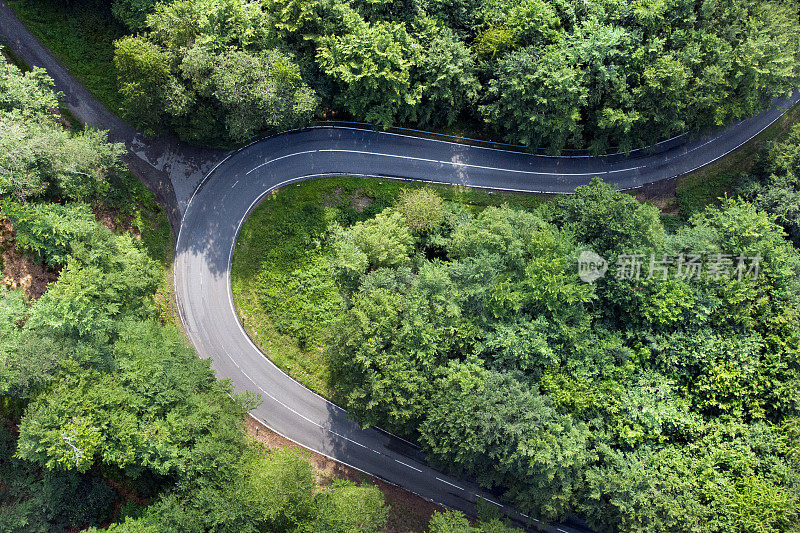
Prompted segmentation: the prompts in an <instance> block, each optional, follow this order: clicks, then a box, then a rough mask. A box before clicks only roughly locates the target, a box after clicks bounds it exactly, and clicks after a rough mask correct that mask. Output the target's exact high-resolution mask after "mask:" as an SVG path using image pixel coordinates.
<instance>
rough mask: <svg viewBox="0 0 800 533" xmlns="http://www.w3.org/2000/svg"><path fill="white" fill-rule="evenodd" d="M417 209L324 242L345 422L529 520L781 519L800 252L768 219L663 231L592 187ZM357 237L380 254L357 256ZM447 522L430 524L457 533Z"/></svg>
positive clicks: (793, 467)
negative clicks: (515, 205)
mask: <svg viewBox="0 0 800 533" xmlns="http://www.w3.org/2000/svg"><path fill="white" fill-rule="evenodd" d="M432 196H435V193H433V192H432V191H430V190H424V189H423V190H420V191H415V192H406V193H404V194H403V195H401V197H400V199H399V201H398V203H397V205H396V206H394V207H390V208H388V209H385V210H384V211H382V212H381V213H379V214H378V215H377V216H376V217H375V218H373V219H371V220H367V221H365V222H359V223H356V224H354V225H352V226H350V227H349V228H346V229H341V228H339V229H335V230H333V231H331V232H329V235H330V240H329V246H330V248H329V250H330V252H329V257H330V258H331V259H330V260H331V261H332V262H333V265H334V267H333V272H334V274H336V275H337V278H336V279H337V283H338V285H339V287H340V290H341V291H342V294H343V297H344V300H345V305H344V310H343V312H342V313H341V315H340V317H341V318H340V319H339V320H338V322H337V325H336V326H335V328H334V331H333V334H332V341H331V344H330V345H329V347H328V351H327V357H328V361H329V365H330V369H331V373H332V376H331V384H332V386H333V387H334V388H335V389H336V391H337V394H338V395H339V398H340V399H341V401H343V402H344V403H345V404H346V405H347V406H348V409H349V410H350V412H352V413H353V414H354V416H356V417H357V419H358V420H359V421H361V422H362V423H364V424H367V425H379V426H381V427H384V428H387V429H390V430H393V431H397V432H401V433H404V434H406V435H410V436H412V437H415V438H417V439H418V440H419V441H420V443H421V444H422V445H423V447H424V448H425V450H426V451H427V453H428V455H429V457H430V459H431V460H432V461H434V462H435V463H436V464H438V465H439V466H441V467H442V468H445V469H449V470H451V471H453V472H454V473H457V474H462V475H468V476H470V477H472V478H474V479H476V480H478V481H479V482H481V483H482V484H483V485H485V486H488V487H494V488H499V489H502V490H504V491H505V494H506V497H507V498H508V499H509V500H510V501H511V502H512V503H513V504H515V505H516V506H518V507H519V508H520V509H522V510H523V511H525V512H528V513H530V514H533V513H535V514H536V516H540V517H547V518H552V519H555V518H561V517H564V516H567V515H570V514H573V513H575V514H579V515H582V516H585V517H587V518H588V520H589V521H590V523H591V524H592V526H593V527H595V528H597V529H598V530H601V531H640V530H645V529H646V530H651V531H693V530H697V529H698V528H702V529H703V530H706V531H751V530H753V528H754V527H756V525H755V524H756V523H758V528H759V530H761V531H775V532H778V531H785V530H787V528H790V526H791V524H792V523H793V522H794V520H795V519H796V518H797V517H798V516H800V484H799V483H800V478H798V475H797V472H798V471H800V470H798V466H800V465H798V463H797V451H796V450H797V443H796V442H792V443H791V444H790V443H789V442H790V440H791V439H793V438H794V437H793V436H794V435H796V429H791V428H796V425H797V420H798V416H799V415H800V395H798V393H797V391H798V390H800V359H798V354H799V353H800V328H798V324H797V318H798V313H800V296H798V295H799V294H800V254H798V251H797V250H796V249H795V248H794V247H793V246H792V245H791V243H790V242H789V241H788V240H787V239H786V236H785V234H784V232H783V230H782V228H781V227H780V226H778V225H777V224H775V223H774V222H773V221H772V218H771V216H770V215H769V214H767V213H765V212H763V211H758V210H757V209H756V208H755V207H754V206H752V205H751V204H748V203H746V202H744V201H742V200H724V201H723V202H722V203H721V204H720V205H719V206H709V207H707V208H706V209H705V210H703V211H702V212H700V213H698V214H697V215H695V216H694V217H693V218H692V219H691V220H689V222H688V223H687V224H686V225H684V226H682V227H680V228H679V229H678V231H677V232H675V233H668V232H666V231H665V229H664V227H663V226H662V224H661V222H660V219H659V216H658V211H657V210H656V209H655V208H653V207H652V206H649V205H646V204H640V203H638V202H637V201H636V200H635V199H634V198H633V197H631V196H628V195H624V194H621V193H618V192H616V191H614V190H613V189H612V188H611V187H609V186H607V185H605V184H603V183H602V182H599V181H598V182H595V183H593V184H592V185H590V186H585V187H580V188H578V190H577V191H576V194H575V195H573V196H569V197H562V198H559V199H557V200H556V201H554V202H551V203H547V204H544V205H542V206H541V207H540V208H538V209H537V210H536V211H532V212H531V211H523V210H519V209H512V208H509V207H501V208H494V207H489V208H486V209H484V210H482V211H481V212H480V213H478V214H477V215H475V214H472V213H470V212H467V211H465V210H464V208H463V207H461V206H459V205H457V204H448V203H442V202H441V200H439V201H438V202H436V201H433V200H432ZM388 221H393V222H392V224H391V225H390V224H388ZM421 221H424V223H421ZM403 225H405V226H406V227H407V229H406V231H405V232H404V231H402V229H400V227H399V226H403ZM368 226H371V228H372V232H371V234H370V235H371V238H372V239H378V240H379V242H380V243H381V245H380V249H381V250H384V251H389V250H391V253H384V254H383V255H381V256H380V257H381V258H380V259H378V260H376V259H375V257H376V256H375V252H374V250H375V244H374V243H373V242H371V241H370V240H369V239H365V238H364V237H363V235H362V232H363V231H364V228H366V227H368ZM409 237H410V238H411V240H409ZM392 243H393V244H392ZM587 250H589V251H593V252H594V253H597V254H600V255H601V256H602V257H604V258H606V260H607V261H608V265H609V269H608V272H607V273H606V275H605V277H602V278H600V279H598V280H596V281H594V282H593V283H587V282H584V281H582V280H581V279H579V277H578V268H577V267H578V261H577V260H578V258H579V256H580V255H581V252H584V251H587ZM692 254H700V255H701V258H700V259H699V260H698V261H699V262H698V261H696V262H695V264H699V265H700V266H699V268H700V269H701V270H700V271H699V275H698V271H697V270H691V268H690V266H688V265H690V263H691V262H690V261H689V259H688V258H689V257H690V256H691V255H692ZM637 257H638V258H639V263H638V267H636V269H633V267H632V265H633V264H635V263H631V258H637ZM389 258H390V259H389ZM753 261H757V263H753ZM626 265H627V266H626ZM636 271H638V272H639V275H638V276H636V275H634V274H635V273H636ZM687 271H688V273H687ZM342 272H346V273H347V275H344V276H343V275H341V273H342ZM337 273H338V274H337ZM787 439H789V440H787ZM458 524H459V521H458V517H453V516H448V517H438V518H436V520H434V522H433V523H432V527H434V530H437V531H438V530H441V531H450V530H452V531H462V530H464V531H472V530H471V529H468V528H467V526H466V525H463V526H462V525H458ZM470 527H471V526H470ZM437 528H438V529H437ZM448 528H450V529H448ZM465 528H466V529H465Z"/></svg>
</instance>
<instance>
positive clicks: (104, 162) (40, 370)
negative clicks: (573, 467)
mask: <svg viewBox="0 0 800 533" xmlns="http://www.w3.org/2000/svg"><path fill="white" fill-rule="evenodd" d="M58 105H59V103H58V99H57V95H56V94H55V93H54V92H53V90H52V80H50V78H49V77H47V75H46V74H45V73H44V71H43V70H41V69H33V70H31V71H29V72H27V73H24V74H23V73H22V72H21V71H20V70H19V69H18V68H17V67H15V66H12V65H11V64H10V63H8V62H6V61H5V60H0V131H2V132H3V134H2V135H1V136H0V198H1V199H2V200H1V201H0V218H2V219H3V220H7V221H9V223H10V224H11V225H12V227H13V235H14V237H13V244H14V246H15V247H16V248H17V249H18V250H20V251H21V252H23V253H24V254H25V257H27V258H30V260H32V261H34V262H35V263H37V264H41V265H43V266H44V268H46V269H47V270H49V271H50V272H51V273H53V274H54V277H55V278H57V279H56V280H55V281H52V282H51V283H50V284H49V285H48V286H47V290H46V291H45V292H44V294H43V295H41V296H40V297H38V298H37V297H30V295H28V294H26V293H24V292H23V291H22V290H21V289H17V290H7V289H6V287H5V284H4V285H3V286H2V287H0V531H3V532H14V533H20V532H53V531H76V530H79V529H80V530H84V529H85V530H89V531H97V530H98V529H95V528H101V529H103V530H106V528H107V530H109V531H116V532H120V533H121V532H136V533H141V532H153V533H155V532H158V533H163V532H170V531H173V532H176V533H177V532H182V533H183V532H204V531H218V532H223V531H230V532H236V533H240V532H248V531H274V532H285V531H308V532H319V533H323V532H341V533H345V532H355V531H367V532H370V531H379V530H380V529H381V528H382V527H383V525H384V523H385V522H386V518H387V514H388V511H389V508H388V506H387V505H386V503H385V501H384V495H383V493H382V492H381V491H380V490H379V489H378V488H377V487H376V486H374V485H372V484H370V483H364V484H357V483H353V482H348V481H344V480H334V481H333V482H331V483H328V484H326V485H324V486H322V485H319V483H318V480H317V474H316V473H315V471H314V469H313V468H312V465H311V463H310V462H309V461H308V460H307V458H305V457H304V456H303V455H302V454H300V453H298V452H296V451H292V450H288V449H283V450H281V449H277V450H275V449H267V448H266V447H265V446H264V445H262V444H260V443H259V442H256V441H254V440H252V439H250V438H249V437H247V436H246V435H245V431H244V425H243V424H244V422H243V420H244V417H245V415H246V413H247V411H248V410H249V409H250V408H251V407H253V406H254V405H255V402H257V398H255V397H251V396H240V395H236V394H234V393H233V390H232V388H231V386H230V384H228V383H227V382H222V381H218V380H217V379H216V378H215V376H214V373H213V372H212V371H211V369H210V368H209V363H208V361H205V360H202V359H199V358H198V357H197V355H196V354H195V352H194V350H193V349H191V348H190V347H189V346H188V345H187V343H186V340H185V338H184V337H183V335H182V334H181V332H180V331H179V330H178V329H177V327H175V326H174V325H173V324H172V322H174V319H173V320H171V319H170V318H169V313H168V312H167V309H165V304H164V301H163V294H162V295H160V294H159V293H160V292H161V291H163V290H164V288H163V284H164V283H165V279H166V278H165V270H166V268H167V266H168V265H167V261H166V257H168V256H170V255H171V252H172V248H171V246H172V245H171V240H170V236H171V232H170V228H169V224H168V222H167V219H166V217H165V216H164V215H163V213H161V212H160V209H159V207H158V206H157V204H155V201H154V199H153V197H152V195H151V194H150V193H149V192H147V191H146V189H144V187H143V186H142V185H141V184H139V183H138V181H136V180H135V179H134V178H133V177H132V176H131V175H130V174H129V173H128V172H127V170H126V169H125V167H124V165H123V163H122V161H121V159H120V156H121V154H122V152H123V150H124V147H123V146H122V145H119V144H109V143H108V142H106V141H105V138H106V134H105V132H100V131H96V130H91V129H87V130H74V131H70V129H69V128H67V127H65V120H64V118H63V117H62V116H61V115H60V114H58V113H54V112H53V110H54V109H57V108H58ZM132 206H136V207H135V208H134V207H132ZM142 206H145V207H146V209H143V208H142ZM109 211H111V212H116V213H117V214H118V215H119V218H121V219H126V220H130V225H131V228H130V229H129V231H125V230H119V231H112V230H110V229H109V228H107V227H106V226H105V225H103V224H101V222H100V220H99V214H100V213H104V212H109ZM153 213H155V214H157V216H150V215H152V214H153ZM157 226H158V227H157ZM3 229H5V227H4V228H3ZM6 244H8V243H7V242H6V243H3V246H4V253H3V258H4V259H5V258H7V257H8V256H7V255H6V253H5V245H6ZM9 266H10V265H7V264H4V263H0V269H3V270H5V269H6V268H7V267H9ZM2 277H3V276H2V275H1V274H0V278H2ZM37 296H39V295H37ZM159 296H161V297H159ZM435 520H436V522H435V523H440V524H444V525H447V524H449V523H455V524H457V523H462V522H463V516H461V515H458V514H456V513H444V514H440V515H437V516H436V517H435ZM435 523H434V524H433V525H432V528H435V527H436V526H435ZM487 524H488V525H487V527H489V526H491V527H496V528H497V529H496V531H504V530H503V529H502V528H503V527H504V526H502V524H499V522H496V523H494V525H492V524H493V523H492V522H491V521H489V522H488V523H487ZM469 527H472V526H469ZM433 530H434V531H435V529H433ZM465 531H466V530H465ZM474 531H478V529H477V526H476V529H474ZM505 531H510V529H506V530H505Z"/></svg>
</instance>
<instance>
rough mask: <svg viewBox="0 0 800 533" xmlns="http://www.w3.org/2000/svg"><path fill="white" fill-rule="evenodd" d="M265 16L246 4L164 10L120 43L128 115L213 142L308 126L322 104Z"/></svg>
mask: <svg viewBox="0 0 800 533" xmlns="http://www.w3.org/2000/svg"><path fill="white" fill-rule="evenodd" d="M265 16H266V15H265V14H264V13H262V12H261V10H260V8H258V7H257V6H256V5H255V4H250V3H245V2H243V1H241V0H226V1H224V2H210V1H208V0H197V1H183V0H181V1H178V2H175V3H174V4H171V3H160V4H158V5H156V8H155V11H154V13H153V14H152V15H151V16H150V17H149V18H148V23H147V28H148V29H149V30H150V31H148V32H147V33H144V34H142V35H139V36H135V37H126V38H124V39H121V40H119V41H117V43H116V56H115V64H116V67H117V70H118V72H119V77H120V92H121V93H122V96H123V98H124V102H125V113H126V116H127V117H128V118H130V119H131V120H132V121H134V123H135V124H136V125H137V126H139V127H143V128H146V129H147V130H148V131H151V132H158V131H162V130H164V129H168V128H174V129H175V130H176V131H178V133H179V134H180V135H181V136H182V137H183V138H185V139H188V140H191V141H194V142H205V143H221V142H231V141H233V142H239V141H243V140H245V139H247V138H248V137H250V136H251V135H253V134H256V133H259V132H260V131H262V130H265V129H268V128H272V129H287V128H291V127H296V126H302V125H304V124H306V123H307V122H308V120H309V119H310V117H311V115H312V114H313V113H314V111H315V109H316V107H317V98H316V96H315V95H314V94H313V92H312V91H311V90H310V89H309V88H308V86H307V85H306V84H305V83H304V82H303V80H302V78H301V75H300V71H299V68H298V66H297V65H296V64H295V63H294V62H293V61H292V59H291V57H290V56H289V55H287V54H286V53H284V52H282V51H280V50H279V49H277V47H276V46H275V43H274V42H273V41H272V40H271V39H270V38H269V37H268V35H267V25H266V23H265V20H264V17H265Z"/></svg>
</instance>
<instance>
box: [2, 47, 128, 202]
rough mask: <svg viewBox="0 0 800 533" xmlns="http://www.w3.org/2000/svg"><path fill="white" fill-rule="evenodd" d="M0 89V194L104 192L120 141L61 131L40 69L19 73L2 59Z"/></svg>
mask: <svg viewBox="0 0 800 533" xmlns="http://www.w3.org/2000/svg"><path fill="white" fill-rule="evenodd" d="M0 88H2V90H0V95H2V96H0V131H2V132H3V135H2V136H0V195H3V196H5V195H10V196H14V197H16V198H17V199H19V200H25V199H27V198H36V197H39V196H42V195H44V194H46V193H49V194H52V195H58V196H61V197H63V198H67V199H70V200H77V201H85V200H90V199H92V198H96V197H98V196H100V195H103V194H105V193H106V192H107V191H108V187H109V185H108V180H109V178H110V177H113V176H115V175H116V174H117V173H119V172H120V171H121V156H122V152H123V150H124V147H123V146H122V144H109V143H108V142H107V135H106V133H105V132H100V131H96V130H86V131H84V132H81V133H76V134H70V133H69V132H68V131H66V130H65V129H64V127H63V126H62V125H61V124H60V123H58V121H57V120H56V117H55V115H53V111H54V109H55V108H57V106H58V104H57V100H56V95H55V93H54V92H53V91H52V81H51V80H50V79H49V78H46V77H45V76H44V74H43V72H42V71H40V70H33V71H31V72H29V73H27V74H23V73H22V72H21V71H20V70H19V69H18V68H17V67H14V66H12V65H11V64H9V63H6V62H5V61H3V62H2V66H0Z"/></svg>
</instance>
